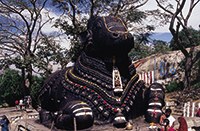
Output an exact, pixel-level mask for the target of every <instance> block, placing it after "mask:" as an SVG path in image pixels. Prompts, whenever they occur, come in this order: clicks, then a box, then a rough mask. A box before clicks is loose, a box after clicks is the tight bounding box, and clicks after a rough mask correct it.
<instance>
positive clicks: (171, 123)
mask: <svg viewBox="0 0 200 131" xmlns="http://www.w3.org/2000/svg"><path fill="white" fill-rule="evenodd" d="M171 112H172V110H171V109H169V108H167V109H166V110H165V114H163V115H161V116H160V121H159V123H160V125H161V126H162V127H163V126H164V123H163V120H165V119H168V120H169V127H172V128H173V127H174V122H175V118H174V117H173V116H172V115H171Z"/></svg>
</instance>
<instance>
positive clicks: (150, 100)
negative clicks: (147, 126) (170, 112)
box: [145, 83, 165, 123]
mask: <svg viewBox="0 0 200 131" xmlns="http://www.w3.org/2000/svg"><path fill="white" fill-rule="evenodd" d="M145 98H146V101H147V104H148V105H147V106H148V108H147V111H146V113H145V120H146V121H147V122H149V123H159V120H160V116H161V115H162V108H163V107H164V106H165V102H164V98H165V92H164V88H163V87H162V85H161V84H158V83H153V84H152V85H151V86H150V87H149V88H148V89H147V90H146V96H145Z"/></svg>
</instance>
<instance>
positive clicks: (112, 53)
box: [39, 16, 164, 130]
mask: <svg viewBox="0 0 200 131" xmlns="http://www.w3.org/2000/svg"><path fill="white" fill-rule="evenodd" d="M80 40H81V42H82V43H83V45H84V50H83V51H82V53H81V55H80V56H79V58H78V59H77V61H76V63H75V64H74V66H72V67H67V68H66V69H63V70H60V71H57V72H55V73H54V74H52V75H51V76H50V77H48V78H47V80H46V82H45V83H44V86H43V87H42V90H41V93H40V95H39V98H40V100H41V108H42V109H41V111H40V120H41V122H45V121H48V120H51V121H54V123H55V126H56V127H57V128H59V129H69V130H71V129H74V124H75V125H76V127H77V129H85V128H89V127H91V126H92V125H93V124H108V123H113V125H114V126H116V127H118V126H124V125H125V124H126V123H127V122H129V121H131V120H134V119H135V118H137V117H139V116H141V115H144V114H145V118H146V121H147V122H154V123H158V122H159V117H160V115H161V108H162V107H163V106H164V90H163V87H162V86H161V85H160V84H152V85H151V86H150V87H149V88H147V87H145V85H144V82H143V81H140V80H139V76H138V75H137V74H136V69H135V67H134V65H133V64H132V61H131V59H130V58H129V56H128V53H129V51H130V50H131V49H132V48H133V47H134V39H133V35H132V34H131V33H129V31H128V29H127V26H126V23H125V22H124V21H123V20H122V19H120V18H118V17H111V16H107V17H99V16H95V17H92V18H91V19H90V20H89V21H88V25H87V30H86V31H85V32H82V33H81V34H80ZM113 71H116V72H115V73H113ZM113 74H117V77H115V76H114V75H113ZM115 78H117V80H118V83H115V82H114V80H115ZM118 86H120V87H118ZM74 120H75V121H74Z"/></svg>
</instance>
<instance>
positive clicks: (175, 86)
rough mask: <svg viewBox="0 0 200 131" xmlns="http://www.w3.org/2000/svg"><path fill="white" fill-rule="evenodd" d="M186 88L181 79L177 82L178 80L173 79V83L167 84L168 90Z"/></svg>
mask: <svg viewBox="0 0 200 131" xmlns="http://www.w3.org/2000/svg"><path fill="white" fill-rule="evenodd" d="M183 88H184V82H183V81H180V82H179V83H177V82H176V81H173V82H172V83H170V84H168V85H167V91H168V92H172V91H177V90H183Z"/></svg>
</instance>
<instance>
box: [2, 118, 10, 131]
mask: <svg viewBox="0 0 200 131" xmlns="http://www.w3.org/2000/svg"><path fill="white" fill-rule="evenodd" d="M1 117H2V119H1V122H0V124H1V131H9V129H10V130H11V125H10V121H9V120H8V118H7V117H6V116H5V115H2V116H1Z"/></svg>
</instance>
